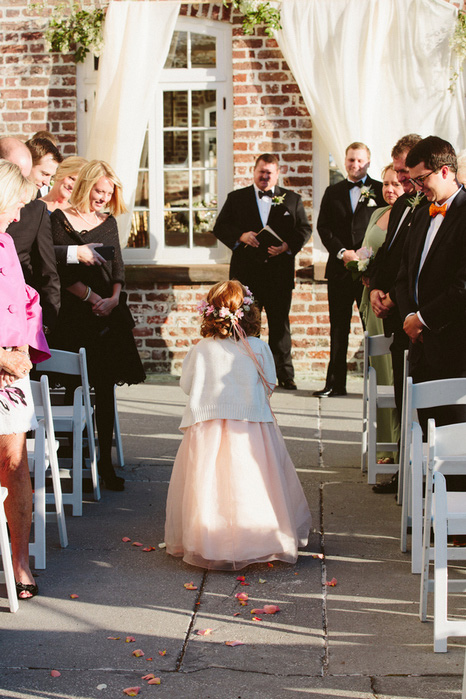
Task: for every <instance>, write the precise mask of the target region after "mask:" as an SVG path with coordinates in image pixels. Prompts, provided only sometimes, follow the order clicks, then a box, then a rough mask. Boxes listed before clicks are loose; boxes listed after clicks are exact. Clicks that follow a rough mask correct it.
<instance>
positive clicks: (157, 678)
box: [147, 677, 162, 684]
mask: <svg viewBox="0 0 466 699" xmlns="http://www.w3.org/2000/svg"><path fill="white" fill-rule="evenodd" d="M161 683H162V680H161V679H160V677H154V679H153V680H149V682H148V683H147V684H161Z"/></svg>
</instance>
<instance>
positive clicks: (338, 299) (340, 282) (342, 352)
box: [325, 272, 363, 391]
mask: <svg viewBox="0 0 466 699" xmlns="http://www.w3.org/2000/svg"><path fill="white" fill-rule="evenodd" d="M362 290H363V285H362V283H361V282H360V281H359V280H355V281H353V278H352V276H351V273H350V272H347V273H346V274H345V275H344V276H342V277H338V278H337V279H329V280H328V309H329V315H330V361H329V365H328V368H327V378H326V381H325V387H326V388H333V389H335V390H336V391H344V390H345V389H346V372H347V363H346V356H347V353H348V336H349V332H350V327H351V318H352V315H353V304H354V302H355V301H356V303H357V305H358V308H359V305H360V303H361V296H362ZM361 322H362V321H361Z"/></svg>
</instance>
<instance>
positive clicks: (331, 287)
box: [314, 142, 384, 398]
mask: <svg viewBox="0 0 466 699" xmlns="http://www.w3.org/2000/svg"><path fill="white" fill-rule="evenodd" d="M370 157H371V153H370V150H369V148H368V147H367V146H366V145H365V144H364V143H360V142H355V143H351V145H349V146H348V148H347V149H346V153H345V169H346V172H347V174H348V179H346V180H342V181H341V182H337V184H334V185H330V186H329V187H327V189H326V190H325V193H324V196H323V198H322V203H321V206H320V213H319V218H318V219H317V230H318V232H319V235H320V238H321V240H322V242H323V244H324V245H325V247H326V248H327V250H328V251H329V253H330V255H329V259H328V262H327V267H326V269H325V276H326V278H327V283H328V306H329V314H330V361H329V365H328V369H327V378H326V381H325V386H324V388H323V389H322V390H321V391H315V392H314V395H315V396H319V397H321V398H323V397H326V396H345V395H346V371H347V365H346V354H347V351H348V336H349V331H350V326H351V316H352V315H353V304H354V301H356V303H357V304H358V306H359V304H360V301H361V296H362V284H361V282H360V281H359V280H355V281H354V280H353V277H352V274H351V272H350V271H349V270H347V269H346V267H345V265H346V264H347V263H348V262H350V260H357V259H358V257H357V255H356V252H355V251H356V250H357V249H358V248H360V247H361V243H362V241H363V238H364V234H365V232H366V228H367V224H368V223H369V219H370V217H371V214H372V211H373V210H374V208H373V207H377V206H383V205H384V200H383V197H382V183H381V182H378V181H376V180H373V179H372V178H371V177H370V176H369V175H368V174H367V170H368V169H369V165H370Z"/></svg>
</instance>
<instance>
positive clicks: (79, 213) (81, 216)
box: [74, 207, 100, 226]
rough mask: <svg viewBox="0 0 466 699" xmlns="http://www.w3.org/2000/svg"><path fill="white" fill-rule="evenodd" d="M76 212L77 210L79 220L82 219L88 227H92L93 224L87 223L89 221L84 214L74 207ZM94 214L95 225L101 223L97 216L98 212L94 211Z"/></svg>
mask: <svg viewBox="0 0 466 699" xmlns="http://www.w3.org/2000/svg"><path fill="white" fill-rule="evenodd" d="M74 210H75V211H76V213H77V214H78V216H79V218H82V220H83V221H84V223H87V225H88V226H92V223H89V221H87V220H86V219H85V218H84V216H83V215H82V213H81V212H80V211H79V210H78V209H77V208H76V207H74ZM92 213H93V214H94V218H95V221H94V223H100V221H99V217H98V216H97V214H96V212H95V211H93V212H92Z"/></svg>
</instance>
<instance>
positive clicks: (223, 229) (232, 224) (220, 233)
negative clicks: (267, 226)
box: [213, 192, 247, 250]
mask: <svg viewBox="0 0 466 699" xmlns="http://www.w3.org/2000/svg"><path fill="white" fill-rule="evenodd" d="M236 198H237V197H236ZM234 200H235V192H230V194H229V195H228V197H227V200H226V202H225V203H224V205H223V206H222V209H221V211H220V213H219V215H218V216H217V220H216V221H215V225H214V230H213V234H214V236H215V237H216V238H218V239H219V240H220V241H221V242H222V243H223V244H224V245H226V246H227V248H230V250H233V248H234V247H235V245H236V243H237V242H238V240H239V238H240V236H241V235H242V234H243V233H244V232H245V231H246V230H247V229H245V230H244V231H242V230H241V227H240V226H239V225H238V216H237V213H238V212H237V207H236V206H235V203H234Z"/></svg>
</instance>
